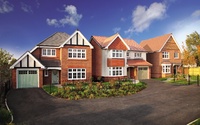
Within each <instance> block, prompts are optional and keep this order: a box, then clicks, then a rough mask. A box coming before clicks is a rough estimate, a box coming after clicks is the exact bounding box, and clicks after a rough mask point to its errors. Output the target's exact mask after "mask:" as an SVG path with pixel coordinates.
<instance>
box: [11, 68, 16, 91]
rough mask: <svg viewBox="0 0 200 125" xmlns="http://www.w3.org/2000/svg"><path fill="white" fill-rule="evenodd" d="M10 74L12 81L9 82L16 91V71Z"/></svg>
mask: <svg viewBox="0 0 200 125" xmlns="http://www.w3.org/2000/svg"><path fill="white" fill-rule="evenodd" d="M11 73H12V81H11V84H12V88H13V89H16V87H17V86H16V85H17V83H16V80H17V78H16V69H12V71H11Z"/></svg>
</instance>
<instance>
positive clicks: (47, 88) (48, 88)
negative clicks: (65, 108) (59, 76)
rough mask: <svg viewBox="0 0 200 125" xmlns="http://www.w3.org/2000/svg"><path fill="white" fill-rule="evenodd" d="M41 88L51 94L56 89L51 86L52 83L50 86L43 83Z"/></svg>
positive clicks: (56, 89) (56, 88)
mask: <svg viewBox="0 0 200 125" xmlns="http://www.w3.org/2000/svg"><path fill="white" fill-rule="evenodd" d="M43 89H44V90H45V91H46V92H47V93H49V94H52V93H54V92H57V91H58V87H56V86H53V85H51V86H50V85H44V86H43Z"/></svg>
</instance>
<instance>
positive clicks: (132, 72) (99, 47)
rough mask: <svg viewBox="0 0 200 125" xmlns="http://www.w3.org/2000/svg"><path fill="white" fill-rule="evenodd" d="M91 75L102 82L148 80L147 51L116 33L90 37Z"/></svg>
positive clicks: (148, 64) (149, 69)
mask: <svg viewBox="0 0 200 125" xmlns="http://www.w3.org/2000/svg"><path fill="white" fill-rule="evenodd" d="M90 43H91V44H92V45H93V47H94V49H93V50H92V53H93V56H92V70H93V71H92V73H93V74H92V75H93V77H94V78H96V79H97V78H103V79H104V81H109V80H111V79H118V78H130V79H135V80H139V79H149V78H150V77H151V76H150V74H151V73H150V72H151V66H152V64H150V63H149V62H147V61H146V53H147V51H146V50H145V49H144V48H142V47H141V46H140V45H139V44H137V43H136V42H135V41H134V40H131V39H123V38H122V37H121V36H120V35H119V34H118V33H117V34H114V35H113V36H110V37H105V36H91V39H90Z"/></svg>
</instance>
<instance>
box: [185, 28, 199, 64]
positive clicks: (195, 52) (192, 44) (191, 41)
mask: <svg viewBox="0 0 200 125" xmlns="http://www.w3.org/2000/svg"><path fill="white" fill-rule="evenodd" d="M183 49H184V52H183V55H184V56H183V57H184V59H183V63H184V64H185V65H194V63H196V64H197V66H199V65H200V51H199V49H200V34H199V33H198V32H196V31H195V32H193V33H191V34H190V35H187V39H186V48H185V47H184V48H183Z"/></svg>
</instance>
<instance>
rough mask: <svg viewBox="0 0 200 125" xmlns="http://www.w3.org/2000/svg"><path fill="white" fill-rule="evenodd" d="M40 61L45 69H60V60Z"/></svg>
mask: <svg viewBox="0 0 200 125" xmlns="http://www.w3.org/2000/svg"><path fill="white" fill-rule="evenodd" d="M41 63H42V64H43V65H44V66H45V67H46V69H56V70H61V63H60V60H41Z"/></svg>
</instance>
